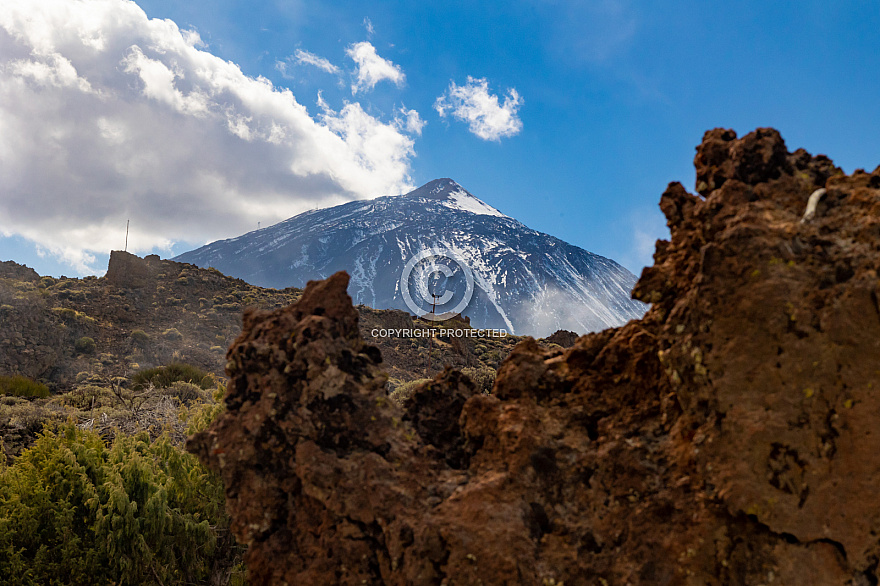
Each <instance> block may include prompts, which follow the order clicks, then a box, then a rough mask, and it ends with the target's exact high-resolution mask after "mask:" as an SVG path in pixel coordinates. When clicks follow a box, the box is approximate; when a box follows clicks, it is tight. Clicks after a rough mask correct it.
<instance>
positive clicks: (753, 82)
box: [0, 0, 880, 275]
mask: <svg viewBox="0 0 880 586" xmlns="http://www.w3.org/2000/svg"><path fill="white" fill-rule="evenodd" d="M138 10H142V11H143V12H145V13H146V16H145V17H144V18H141V17H140V16H139V15H138ZM27 19H30V20H27ZM41 19H42V20H41ZM148 19H169V20H170V21H172V22H173V23H174V25H176V26H173V25H171V24H168V23H162V24H161V26H160V24H159V23H158V22H157V21H149V20H148ZM34 20H36V21H37V22H42V23H43V25H44V26H42V27H30V28H29V25H28V24H27V22H31V21H34ZM71 31H74V32H75V33H76V34H73V33H72V32H71ZM181 31H182V32H181ZM187 31H195V32H196V33H197V34H198V39H200V40H197V39H196V38H195V37H194V36H192V35H191V33H189V32H187ZM878 31H880V5H878V4H877V3H876V2H868V1H862V2H859V1H851V2H846V3H829V2H812V1H802V2H773V3H767V2H746V1H740V2H727V3H714V2H712V3H709V2H697V1H693V2H665V3H656V2H636V1H632V2H628V1H615V0H602V1H595V2H589V1H580V2H574V1H571V2H565V1H554V0H512V1H510V2H506V3H498V2H474V1H469V2H457V1H443V2H433V1H431V2H419V3H414V2H309V1H306V0H298V1H294V0H285V1H282V0H277V1H274V2H243V1H236V0H212V1H211V2H199V1H193V2H178V1H170V0H141V1H140V2H138V3H137V5H136V6H134V5H132V4H131V3H127V2H123V1H122V0H102V1H101V2H84V3H83V2H74V1H72V0H46V2H45V3H42V2H41V3H33V2H29V1H27V0H10V3H8V4H7V3H4V6H3V7H0V61H3V66H2V67H0V182H2V183H0V185H3V187H4V189H3V191H0V235H3V236H5V237H3V236H0V260H7V259H11V260H16V261H18V262H24V263H26V264H28V265H29V266H33V267H34V268H36V269H37V270H38V272H40V273H43V274H53V275H59V274H62V273H63V274H67V275H79V274H85V273H88V272H96V273H98V274H101V273H102V272H103V270H104V269H105V268H106V258H107V253H108V251H109V249H110V248H120V247H121V246H122V245H123V242H124V232H125V219H127V218H129V217H130V218H131V219H132V236H131V239H130V250H134V251H135V252H137V253H139V254H145V253H148V252H153V251H155V252H158V253H159V254H161V255H162V256H164V257H167V256H172V255H173V254H175V253H180V252H184V251H186V250H188V249H190V248H193V247H195V246H198V245H201V244H203V243H205V242H207V241H209V240H214V239H218V238H226V237H231V236H236V235H238V234H240V233H242V232H244V231H246V230H248V229H252V228H256V222H257V221H261V222H262V225H263V226H266V225H268V224H270V223H274V222H275V221H278V220H280V219H283V218H284V217H288V216H290V215H293V214H295V213H298V212H300V211H304V210H306V209H310V208H312V207H319V206H325V205H334V204H337V203H341V202H343V201H346V200H348V199H353V198H365V197H371V196H379V195H388V194H390V193H395V192H396V191H395V190H402V189H403V187H405V186H418V185H421V184H423V183H426V182H428V181H430V180H431V179H435V178H438V177H451V178H453V179H455V180H456V181H458V182H459V183H460V184H462V185H463V186H464V187H465V188H467V189H468V190H469V191H470V192H471V193H473V194H474V195H476V196H477V197H479V198H481V199H483V200H484V201H486V202H487V203H489V204H490V205H492V206H494V207H496V208H498V209H499V210H501V211H502V212H504V213H505V214H507V215H509V216H512V217H514V218H516V219H518V220H520V221H522V222H523V223H525V224H526V225H528V226H530V227H532V228H535V229H537V230H541V231H543V232H547V233H550V234H552V235H554V236H557V237H559V238H562V239H563V240H566V241H568V242H571V243H572V244H575V245H578V246H581V247H583V248H585V249H587V250H590V251H592V252H596V253H598V254H602V255H604V256H608V257H611V258H613V259H615V260H617V261H619V262H621V263H622V264H624V265H625V266H626V267H627V268H629V269H630V270H632V271H633V272H636V273H639V272H640V271H641V268H642V266H644V265H645V264H650V262H651V253H652V252H653V242H654V240H655V239H656V238H663V237H666V235H667V234H668V233H667V230H666V228H665V224H664V220H663V217H662V215H661V214H660V212H659V210H658V208H657V202H658V201H659V197H660V194H661V193H662V192H663V190H664V189H665V187H666V184H667V183H668V182H669V181H675V180H678V181H681V182H682V183H684V185H685V186H686V187H687V188H688V189H692V188H693V177H694V175H693V167H692V161H693V155H694V147H695V146H696V145H697V144H698V143H699V142H700V139H701V137H702V134H703V132H704V131H706V130H707V129H710V128H713V127H717V126H722V127H729V128H733V129H735V130H736V131H737V132H738V133H739V134H744V133H746V132H748V131H750V130H752V129H754V128H755V127H758V126H773V127H776V128H778V129H779V130H780V131H781V132H782V135H783V137H784V138H785V140H786V142H787V144H788V146H789V149H790V150H794V149H795V148H798V147H804V148H806V149H807V150H809V151H810V152H812V153H814V154H816V153H824V154H827V155H829V156H830V157H831V158H832V159H834V161H835V162H836V163H837V164H838V165H840V166H842V167H843V168H844V169H845V170H846V171H847V172H851V171H852V170H853V169H855V168H858V167H863V168H867V169H869V170H870V169H873V168H874V167H875V166H877V164H878V163H880V140H878V136H880V108H878V98H880V79H878V77H877V75H876V72H877V71H880V37H878ZM181 39H182V40H181ZM367 43H368V44H369V46H367V45H366V44H367ZM357 49H363V50H364V51H366V54H367V61H363V60H362V61H361V62H358V61H357V60H356V59H355V58H354V55H355V54H356V50H357ZM370 51H373V52H374V53H370ZM209 54H210V55H213V56H216V57H218V58H219V59H217V60H213V61H212V60H210V59H208V58H207V57H206V55H209ZM370 55H374V57H370ZM318 58H320V59H321V60H325V61H320V60H318ZM309 60H311V63H309V62H307V61H309ZM223 62H230V63H231V64H234V66H237V67H238V69H239V70H240V75H241V77H237V74H235V73H234V71H233V70H234V67H233V68H232V69H233V70H231V69H229V67H226V66H225V65H223ZM315 63H318V64H321V63H323V64H324V65H323V68H322V67H319V66H317V65H315ZM68 65H70V67H68ZM71 71H72V72H73V73H71ZM205 72H207V73H205ZM395 72H396V73H395ZM358 73H360V74H361V77H360V78H359V77H358ZM163 76H165V77H163ZM371 76H372V77H371ZM166 77H167V78H168V79H172V78H173V81H171V82H170V84H171V85H168V84H167V83H166V82H167V81H168V80H167V79H166ZM260 77H262V78H265V79H266V80H268V82H258V83H254V82H253V80H254V79H258V78H260ZM359 79H360V81H359ZM249 80H250V81H249ZM480 80H484V81H480ZM162 84H165V85H162ZM268 84H271V85H268ZM481 84H484V85H481ZM353 85H354V86H357V87H356V89H355V90H353V88H352V86H353ZM452 88H457V89H458V94H456V93H455V92H454V91H451V89H452ZM481 88H484V93H482V94H481V93H480V90H481ZM285 90H289V94H285V93H284V92H285ZM456 95H458V102H456ZM481 97H482V101H480V98H481ZM493 97H494V98H495V99H497V102H494V104H496V105H495V106H494V108H495V109H494V110H492V107H493V102H491V99H492V98H493ZM438 99H440V100H441V101H440V102H439V103H438ZM469 99H470V100H473V101H471V102H469V101H468V100H469ZM486 99H489V102H488V106H487V102H486ZM505 101H506V102H505ZM282 102H283V103H282ZM505 103H506V105H507V110H506V111H503V110H504V106H505ZM438 104H439V105H445V106H446V108H445V116H441V114H440V113H439V112H438V108H437V106H438ZM468 105H470V106H471V114H472V115H473V116H478V114H479V112H477V113H476V114H474V111H475V110H479V109H480V108H484V109H485V108H489V110H485V111H484V112H483V114H484V115H485V116H490V118H482V119H480V118H477V119H476V120H477V122H479V121H480V120H482V121H483V125H482V127H479V126H474V125H472V124H470V123H469V122H468V121H467V120H462V119H459V118H457V117H456V116H455V114H454V112H455V111H456V108H458V109H459V111H460V112H464V111H465V110H464V109H462V108H464V107H466V106H468ZM303 109H304V112H303V111H301V110H303ZM441 109H442V108H441ZM490 110H491V111H490ZM411 111H415V112H417V113H418V118H417V119H416V120H417V121H421V122H420V123H419V124H416V125H415V126H412V125H410V126H407V124H406V120H407V119H406V116H405V115H406V113H407V112H411ZM463 115H464V114H462V116H463ZM493 115H494V116H495V118H491V116H493ZM487 120H488V121H487ZM422 124H423V126H422ZM419 127H420V128H419ZM481 128H482V130H481ZM273 129H274V130H273ZM275 131H277V133H275ZM278 137H281V138H278ZM4 143H5V144H4ZM22 145H24V146H22ZM316 153H317V154H316ZM402 186H403V187H402ZM4 200H5V202H4ZM4 216H5V217H4ZM35 243H38V244H35Z"/></svg>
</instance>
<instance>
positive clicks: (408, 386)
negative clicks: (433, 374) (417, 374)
mask: <svg viewBox="0 0 880 586" xmlns="http://www.w3.org/2000/svg"><path fill="white" fill-rule="evenodd" d="M430 380H431V379H429V378H419V379H416V380H412V381H409V382H406V383H403V384H401V385H399V386H398V387H397V388H395V389H394V390H393V391H391V393H390V394H389V395H388V396H389V398H390V399H391V400H392V401H394V402H395V403H397V404H398V405H401V406H402V405H403V402H404V401H406V400H407V399H408V398H409V397H410V396H411V395H412V394H413V393H414V392H415V391H416V388H417V387H419V386H420V385H423V384H424V383H426V382H429V381H430Z"/></svg>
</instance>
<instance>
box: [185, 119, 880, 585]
mask: <svg viewBox="0 0 880 586" xmlns="http://www.w3.org/2000/svg"><path fill="white" fill-rule="evenodd" d="M695 165H696V167H697V178H698V191H699V192H700V193H701V194H702V195H703V196H704V197H703V196H697V195H691V194H689V193H688V192H687V191H686V190H685V189H684V187H682V186H681V185H680V184H678V183H673V184H671V185H670V186H669V188H668V189H667V190H666V192H665V193H664V194H663V196H662V198H661V203H660V205H661V209H662V210H663V212H664V213H665V215H666V217H667V219H668V225H669V227H670V230H671V240H670V241H669V242H666V241H660V242H658V245H657V252H656V254H655V264H654V266H653V267H650V268H648V269H645V271H644V273H643V275H642V277H641V279H640V281H639V283H638V285H637V286H636V289H635V291H634V296H636V297H637V298H639V299H641V300H643V301H646V302H649V303H651V304H652V307H651V309H650V310H649V311H648V313H647V314H646V316H645V317H644V318H643V319H642V320H638V321H631V322H629V323H628V324H626V325H625V326H623V327H620V328H616V329H609V330H605V331H602V332H598V333H595V334H591V335H588V336H583V337H581V338H579V339H578V340H577V341H576V343H575V344H574V346H572V347H571V348H567V349H560V348H554V349H549V350H548V349H543V348H542V347H541V346H539V345H538V344H537V343H536V342H534V341H532V340H526V341H525V342H521V343H520V344H519V345H517V346H516V348H515V349H514V351H513V352H512V353H511V355H510V356H509V357H508V358H507V360H506V361H505V362H504V363H503V364H502V366H501V369H500V371H499V374H498V377H497V380H496V382H495V386H494V389H493V393H492V394H491V395H483V394H479V393H476V394H474V393H472V388H471V387H470V386H469V385H468V383H467V381H466V379H463V378H462V377H460V376H457V375H456V373H454V372H452V371H446V372H444V373H441V374H440V375H438V376H437V377H436V378H435V379H434V380H433V381H432V382H431V383H430V384H426V385H422V386H421V387H420V389H419V390H418V391H417V392H416V394H415V395H413V397H411V398H410V399H409V400H408V402H407V403H406V404H405V409H403V408H400V407H398V406H397V405H395V404H394V403H392V402H391V401H389V400H388V399H387V397H386V396H385V393H384V390H383V389H384V378H383V376H382V374H381V371H380V364H379V360H380V358H379V356H378V355H377V352H376V351H375V350H374V349H372V348H371V347H369V346H367V345H365V344H364V342H363V341H362V340H361V339H360V337H359V335H358V327H357V313H356V312H355V311H354V309H353V308H352V307H351V301H350V298H349V297H348V296H347V295H346V293H345V287H346V284H347V277H346V276H345V275H344V274H337V275H334V276H333V277H331V278H330V279H328V280H327V281H323V282H313V283H310V284H309V286H308V287H307V289H306V291H305V293H304V294H303V296H302V298H301V300H300V301H299V302H298V303H297V304H294V305H292V306H289V307H287V308H283V309H280V310H276V311H274V312H271V313H270V312H263V313H250V314H248V315H247V316H246V320H245V327H244V331H243V333H242V335H241V336H240V337H239V339H238V340H237V341H236V343H235V344H234V345H233V346H232V347H231V348H230V351H229V354H228V359H229V363H228V371H229V374H230V376H231V377H232V378H231V384H230V386H229V390H228V394H227V398H226V403H227V411H226V413H225V414H223V415H222V416H221V417H220V418H219V419H218V420H217V422H215V423H214V424H213V426H212V427H211V428H209V429H208V430H207V431H206V432H203V433H201V434H199V435H197V436H195V437H194V438H193V439H192V440H191V444H190V446H191V449H192V450H194V451H195V452H196V453H197V454H198V455H199V457H200V458H201V459H202V460H203V461H205V462H207V463H208V464H209V465H210V466H211V467H212V468H214V469H215V470H218V471H219V472H220V474H221V475H222V476H223V480H224V482H225V486H226V490H227V504H228V506H229V510H230V513H231V515H232V517H233V519H234V525H233V529H234V531H235V532H236V535H237V536H238V538H239V539H240V540H241V541H242V542H243V543H246V544H247V545H248V546H249V551H248V554H247V563H248V567H249V570H250V572H251V578H252V580H253V582H254V583H256V584H284V583H288V584H363V583H366V584H383V583H384V584H401V585H403V584H425V585H428V584H443V583H445V584H450V585H452V584H459V585H465V584H486V585H489V584H529V585H531V584H545V585H546V584H561V583H564V584H565V585H566V586H572V585H581V584H583V585H588V584H589V585H595V584H605V585H617V584H620V585H624V584H633V585H635V584H639V585H663V584H687V585H698V584H699V585H704V584H709V585H758V584H768V585H769V584H822V585H838V584H839V585H844V584H848V585H851V586H860V585H868V584H876V583H877V564H878V554H880V538H878V533H880V499H878V498H877V496H876V495H877V488H876V487H877V486H880V432H877V431H876V429H875V427H876V422H877V421H878V419H880V393H878V386H880V304H878V295H880V286H878V284H880V281H878V275H877V267H878V266H880V168H878V169H877V170H875V171H874V172H873V173H871V174H868V173H865V172H863V171H857V172H855V173H854V174H853V175H851V176H846V175H844V174H843V173H842V172H841V171H840V170H839V169H837V168H836V167H834V165H833V164H832V163H831V161H830V160H829V159H828V158H827V157H824V156H821V155H820V156H816V157H813V156H811V155H809V154H808V153H806V152H805V151H803V150H798V151H795V152H794V153H789V152H788V150H787V148H786V147H785V144H784V142H783V141H782V138H781V137H780V136H779V133H778V132H776V131H775V130H772V129H759V130H757V131H755V132H753V133H750V134H748V135H746V136H745V137H743V138H741V139H739V138H737V137H736V134H735V133H733V131H730V130H722V129H716V130H713V131H710V132H708V133H706V135H705V137H704V141H703V143H702V144H701V145H700V146H699V147H698V152H697V157H696V159H695ZM821 187H825V188H826V189H827V193H826V195H825V197H824V199H823V202H822V203H821V204H820V206H819V208H818V210H817V214H816V217H815V218H814V219H812V220H811V221H808V222H801V218H802V215H803V212H804V208H805V207H806V203H807V199H808V198H809V196H810V194H811V193H812V192H813V191H815V190H816V189H818V188H821Z"/></svg>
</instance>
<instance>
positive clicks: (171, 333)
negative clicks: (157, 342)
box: [162, 328, 183, 340]
mask: <svg viewBox="0 0 880 586" xmlns="http://www.w3.org/2000/svg"><path fill="white" fill-rule="evenodd" d="M162 337H163V338H165V339H166V340H181V339H183V334H181V333H180V331H178V329H177V328H168V329H167V330H165V331H164V332H162Z"/></svg>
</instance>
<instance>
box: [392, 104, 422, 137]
mask: <svg viewBox="0 0 880 586" xmlns="http://www.w3.org/2000/svg"><path fill="white" fill-rule="evenodd" d="M397 114H398V115H397V117H396V118H395V119H394V125H395V126H396V127H397V128H399V129H400V130H405V131H406V132H409V133H410V134H415V135H417V136H421V135H422V128H424V127H425V124H427V122H425V121H424V120H422V117H421V116H419V113H418V112H416V111H415V110H407V109H406V107H404V106H401V107H400V109H398V110H397Z"/></svg>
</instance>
